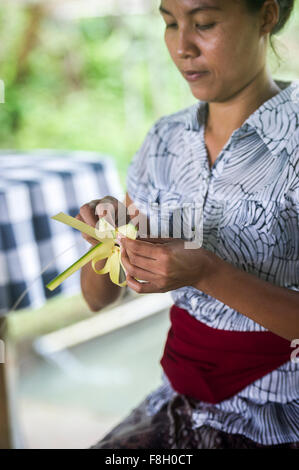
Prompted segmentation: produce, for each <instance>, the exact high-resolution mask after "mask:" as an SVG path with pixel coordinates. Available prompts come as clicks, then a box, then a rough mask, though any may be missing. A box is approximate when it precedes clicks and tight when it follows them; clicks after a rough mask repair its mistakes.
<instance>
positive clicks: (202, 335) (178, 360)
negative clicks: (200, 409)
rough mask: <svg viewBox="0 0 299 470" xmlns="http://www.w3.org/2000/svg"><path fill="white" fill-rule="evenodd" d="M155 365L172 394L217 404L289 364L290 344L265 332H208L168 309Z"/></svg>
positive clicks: (182, 312) (174, 308) (183, 312)
mask: <svg viewBox="0 0 299 470" xmlns="http://www.w3.org/2000/svg"><path fill="white" fill-rule="evenodd" d="M170 319H171V324H172V326H171V328H170V330H169V333H168V337H167V341H166V345H165V349H164V354H163V357H162V359H161V361H160V363H161V365H162V367H163V369H164V372H165V374H166V375H167V377H168V379H169V381H170V383H171V385H172V386H173V388H174V390H176V391H177V392H179V393H181V394H183V395H187V396H189V397H191V398H194V399H196V400H200V401H204V402H208V403H219V402H221V401H223V400H226V399H228V398H230V397H232V396H234V395H236V394H237V393H238V392H240V391H241V390H242V389H243V388H245V387H246V386H247V385H249V384H251V383H252V382H254V381H255V380H257V379H259V378H261V377H263V376H264V375H266V374H268V373H269V372H271V371H273V370H275V369H277V367H279V366H281V365H282V364H284V363H285V362H288V361H289V360H290V355H291V351H292V350H291V344H290V341H287V340H286V339H284V338H281V337H280V336H277V335H275V334H273V333H271V332H269V331H263V332H256V331H255V332H247V331H246V332H239V331H224V330H218V329H215V328H211V327H209V326H207V325H205V324H204V323H201V322H199V321H198V320H196V319H195V318H194V317H192V316H191V315H190V314H189V313H188V312H187V311H186V310H184V309H182V308H180V307H177V306H176V305H173V306H172V307H171V309H170Z"/></svg>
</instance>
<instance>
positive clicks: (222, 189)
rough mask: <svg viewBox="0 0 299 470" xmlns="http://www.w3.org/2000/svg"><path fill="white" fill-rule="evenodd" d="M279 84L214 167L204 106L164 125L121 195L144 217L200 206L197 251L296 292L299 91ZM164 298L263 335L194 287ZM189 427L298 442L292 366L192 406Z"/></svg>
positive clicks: (296, 371)
mask: <svg viewBox="0 0 299 470" xmlns="http://www.w3.org/2000/svg"><path fill="white" fill-rule="evenodd" d="M279 85H280V86H281V88H283V89H282V91H281V92H280V93H279V94H277V95H276V96H274V97H273V98H271V99H270V100H268V101H266V102H265V103H264V104H262V105H261V106H260V107H259V108H258V109H257V110H256V111H255V112H254V113H253V114H252V115H251V116H250V117H249V118H248V119H247V120H246V121H245V122H244V124H243V125H242V126H241V127H240V128H239V129H237V130H235V131H234V132H233V134H232V135H231V137H230V139H229V140H228V142H227V143H226V145H225V147H224V148H223V149H222V151H221V153H220V154H219V156H218V158H217V160H216V162H215V164H214V165H213V166H212V168H210V166H209V161H208V154H207V149H206V146H205V141H204V131H205V118H206V113H207V103H205V102H197V103H196V104H194V105H193V106H191V107H189V108H187V109H184V110H182V111H179V112H178V113H175V114H172V115H170V116H165V117H162V118H161V119H160V120H158V121H157V122H156V124H155V125H154V126H153V127H152V129H151V130H150V131H149V133H148V135H147V137H146V139H145V141H144V143H143V145H142V146H141V148H140V150H139V151H138V152H137V153H136V155H135V156H134V158H133V161H132V163H131V164H130V166H129V169H128V176H127V191H128V194H129V196H130V197H131V199H132V200H133V201H134V203H135V205H136V207H137V208H138V209H140V211H141V212H143V213H146V214H148V215H149V214H150V211H151V207H152V205H153V203H159V204H162V205H163V204H164V205H170V206H174V207H175V206H176V205H177V206H180V205H182V203H184V202H188V201H199V202H201V203H202V204H203V222H204V225H203V246H204V248H206V249H208V250H211V251H212V252H214V253H215V254H217V255H218V256H219V257H221V258H222V259H224V260H226V261H228V262H230V263H232V264H234V265H235V266H237V267H238V268H239V269H242V270H245V271H247V272H250V273H253V274H254V275H256V276H258V277H259V278H261V279H264V280H266V281H269V282H271V283H274V284H276V285H279V286H282V287H285V288H288V289H293V290H296V291H299V126H298V123H299V99H298V95H299V94H298V88H297V89H296V86H297V87H298V83H297V82H293V83H292V84H282V83H279ZM171 296H172V298H173V301H174V303H175V304H176V305H177V306H179V307H181V308H184V309H186V310H187V311H188V312H189V313H190V315H192V316H193V317H195V318H197V319H198V320H199V321H201V322H203V323H205V324H206V325H208V326H210V327H213V328H219V329H222V330H233V331H266V330H265V328H263V327H262V326H261V325H259V324H258V323H256V322H254V321H253V320H251V319H250V318H248V317H246V316H244V315H242V314H241V313H239V312H238V311H236V310H233V309H232V308H230V307H228V306H227V305H225V304H223V303H222V302H220V301H218V300H216V299H215V298H213V297H210V296H209V295H207V294H205V293H203V292H201V291H200V290H198V289H196V288H193V287H190V286H185V287H182V288H180V289H177V290H174V291H172V292H171ZM298 313H299V312H298ZM281 314H282V315H283V310H282V311H281ZM290 351H291V349H290ZM245 366H246V364H244V367H245ZM162 377H163V384H162V385H161V387H159V388H158V389H157V390H155V391H153V392H152V393H151V394H150V395H149V396H148V413H149V414H155V413H156V412H157V411H158V410H159V409H160V408H161V406H162V405H163V404H164V403H166V402H167V401H168V400H169V399H170V398H171V397H172V396H173V394H174V393H175V392H174V390H173V389H172V387H171V384H170V383H169V381H168V379H167V377H166V375H165V374H164V373H163V375H162ZM193 421H194V427H198V426H201V425H203V424H205V425H210V426H212V427H214V428H217V429H219V430H221V431H224V432H228V433H232V434H242V435H245V436H246V437H248V438H250V439H252V440H254V441H255V442H259V443H261V444H264V445H271V444H279V443H286V442H294V441H299V364H298V363H295V362H292V361H291V360H290V361H289V362H287V363H285V364H283V365H282V366H280V367H279V368H278V369H276V370H275V371H273V372H271V373H269V374H267V375H266V376H264V377H263V378H261V379H258V380H256V381H255V382H254V383H252V384H250V385H249V386H247V387H246V388H245V389H243V390H242V391H241V392H240V393H238V394H237V395H235V396H234V397H232V398H230V399H228V400H225V401H223V402H221V403H219V404H216V405H210V404H208V403H203V402H199V403H198V406H197V409H196V411H194V415H193Z"/></svg>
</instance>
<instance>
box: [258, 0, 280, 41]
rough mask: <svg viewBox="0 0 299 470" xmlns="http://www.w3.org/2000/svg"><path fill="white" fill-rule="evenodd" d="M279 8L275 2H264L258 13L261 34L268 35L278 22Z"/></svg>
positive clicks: (272, 0) (267, 0)
mask: <svg viewBox="0 0 299 470" xmlns="http://www.w3.org/2000/svg"><path fill="white" fill-rule="evenodd" d="M279 17H280V8H279V4H278V1H277V0H266V1H265V2H264V4H263V6H262V9H261V12H260V19H261V30H260V31H261V34H262V35H264V34H268V33H269V34H270V33H271V31H272V30H273V29H274V28H275V26H276V25H277V23H278V22H279Z"/></svg>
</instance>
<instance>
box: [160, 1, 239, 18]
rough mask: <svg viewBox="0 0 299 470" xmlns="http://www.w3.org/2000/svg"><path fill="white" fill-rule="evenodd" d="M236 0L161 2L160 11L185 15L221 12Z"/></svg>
mask: <svg viewBox="0 0 299 470" xmlns="http://www.w3.org/2000/svg"><path fill="white" fill-rule="evenodd" d="M233 2H236V0H161V5H160V10H161V11H162V13H163V12H165V11H169V12H172V11H174V10H179V11H182V12H184V13H187V14H190V15H192V14H194V13H197V12H200V11H209V10H210V11H213V10H214V11H221V10H224V9H227V8H228V7H229V4H231V3H233Z"/></svg>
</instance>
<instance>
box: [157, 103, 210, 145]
mask: <svg viewBox="0 0 299 470" xmlns="http://www.w3.org/2000/svg"><path fill="white" fill-rule="evenodd" d="M201 106H202V103H201V102H196V103H195V104H193V105H191V106H188V107H186V108H183V109H181V110H179V111H176V112H175V113H172V114H168V115H165V116H162V117H161V118H160V119H158V120H157V121H156V122H155V124H154V126H153V127H152V129H151V132H152V133H156V134H157V135H159V136H168V137H169V136H170V135H171V134H172V131H173V130H176V131H177V130H178V129H181V131H182V132H184V131H188V130H190V129H195V128H196V130H198V128H199V126H200V125H199V122H198V113H199V111H200V109H201Z"/></svg>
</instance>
